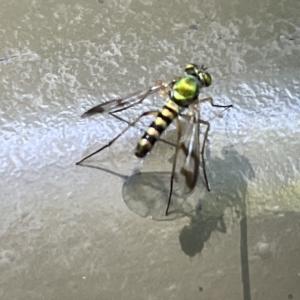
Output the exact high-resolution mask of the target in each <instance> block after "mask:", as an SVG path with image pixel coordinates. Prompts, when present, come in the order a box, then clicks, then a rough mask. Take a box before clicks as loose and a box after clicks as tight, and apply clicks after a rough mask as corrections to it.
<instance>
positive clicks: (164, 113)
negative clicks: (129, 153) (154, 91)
mask: <svg viewBox="0 0 300 300" xmlns="http://www.w3.org/2000/svg"><path fill="white" fill-rule="evenodd" d="M177 116H178V106H177V105H176V104H175V103H174V102H173V101H172V100H170V99H169V100H168V101H167V102H166V104H165V105H164V106H163V108H162V110H161V111H160V112H159V113H158V115H157V117H156V118H155V120H154V121H153V122H152V123H151V124H150V126H149V127H148V129H147V130H146V131H145V133H144V135H143V136H142V138H141V139H140V140H139V142H138V144H137V146H136V148H135V151H134V154H135V155H136V156H137V157H141V158H142V157H144V156H146V154H147V153H148V152H149V151H150V150H151V149H152V147H153V146H154V144H155V143H156V141H157V139H158V138H159V137H160V136H161V134H162V133H163V132H164V131H165V130H166V128H167V127H168V126H169V125H170V124H171V123H172V121H173V120H174V119H175V118H177Z"/></svg>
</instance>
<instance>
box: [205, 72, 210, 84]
mask: <svg viewBox="0 0 300 300" xmlns="http://www.w3.org/2000/svg"><path fill="white" fill-rule="evenodd" d="M203 80H204V85H205V86H210V85H211V76H210V75H209V74H208V73H206V72H204V73H203Z"/></svg>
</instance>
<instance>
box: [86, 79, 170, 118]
mask: <svg viewBox="0 0 300 300" xmlns="http://www.w3.org/2000/svg"><path fill="white" fill-rule="evenodd" d="M168 86H169V84H166V83H162V82H160V81H158V82H157V84H156V85H154V86H152V87H150V88H149V89H147V90H144V91H138V92H135V93H133V94H130V95H128V96H126V97H124V98H116V99H111V100H109V101H107V102H105V103H101V104H98V105H96V106H94V107H92V108H90V109H89V110H87V111H86V112H85V113H84V114H83V115H82V116H81V117H89V116H91V115H94V114H97V113H104V112H118V111H122V110H125V109H128V108H130V107H132V106H134V105H136V104H139V103H141V102H143V100H144V99H145V98H146V97H148V96H149V95H151V94H153V93H156V92H158V91H160V92H161V93H165V92H166V91H165V90H166V88H167V87H168Z"/></svg>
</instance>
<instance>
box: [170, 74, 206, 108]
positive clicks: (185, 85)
mask: <svg viewBox="0 0 300 300" xmlns="http://www.w3.org/2000/svg"><path fill="white" fill-rule="evenodd" d="M200 87H201V84H200V81H199V80H198V79H197V78H196V77H195V76H193V75H186V76H185V77H182V78H180V79H179V80H178V81H176V82H175V84H174V86H173V88H172V91H171V99H172V100H173V101H174V102H175V103H176V104H177V105H179V106H188V105H189V104H191V103H192V102H193V101H194V100H195V99H196V98H197V97H198V94H199V89H200Z"/></svg>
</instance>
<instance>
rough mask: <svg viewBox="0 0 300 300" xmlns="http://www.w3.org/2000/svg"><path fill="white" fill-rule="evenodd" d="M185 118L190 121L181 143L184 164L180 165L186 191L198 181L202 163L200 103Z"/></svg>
mask: <svg viewBox="0 0 300 300" xmlns="http://www.w3.org/2000/svg"><path fill="white" fill-rule="evenodd" d="M184 118H185V119H186V120H188V121H189V124H188V128H187V131H186V135H185V137H184V139H185V141H184V142H182V143H181V145H180V149H181V150H182V153H183V155H184V158H183V159H182V161H183V164H182V165H181V167H180V178H181V177H182V178H183V179H180V180H179V181H182V180H183V183H182V182H181V185H182V186H183V187H182V190H183V192H185V193H189V192H191V191H192V190H193V189H194V187H195V185H196V182H197V179H198V175H199V164H200V158H199V156H200V144H199V134H200V130H199V110H198V105H196V106H194V107H193V108H192V110H191V115H190V116H187V115H185V116H184Z"/></svg>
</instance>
